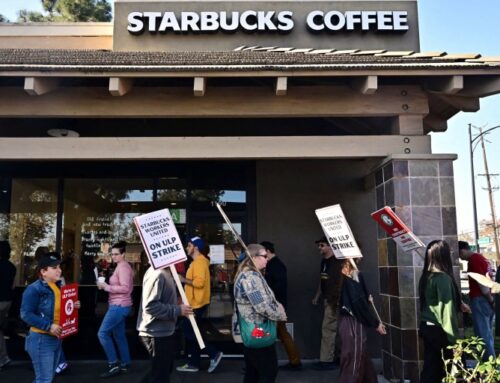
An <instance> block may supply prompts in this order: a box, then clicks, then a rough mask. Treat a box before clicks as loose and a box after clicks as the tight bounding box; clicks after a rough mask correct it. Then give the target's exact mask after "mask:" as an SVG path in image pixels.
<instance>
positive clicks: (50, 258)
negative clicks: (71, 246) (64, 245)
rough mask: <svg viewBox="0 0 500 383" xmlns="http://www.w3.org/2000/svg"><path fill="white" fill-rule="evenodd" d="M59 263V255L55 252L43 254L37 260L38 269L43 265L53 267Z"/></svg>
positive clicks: (43, 266)
mask: <svg viewBox="0 0 500 383" xmlns="http://www.w3.org/2000/svg"><path fill="white" fill-rule="evenodd" d="M60 264H61V257H60V256H59V254H58V253H56V252H51V253H47V254H44V255H43V256H42V257H41V258H40V260H39V261H38V270H40V269H43V268H45V267H54V266H57V265H60Z"/></svg>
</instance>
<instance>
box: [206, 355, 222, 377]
mask: <svg viewBox="0 0 500 383" xmlns="http://www.w3.org/2000/svg"><path fill="white" fill-rule="evenodd" d="M221 359H222V351H219V352H218V353H217V355H215V358H213V359H210V366H208V373H209V374H210V373H212V372H214V371H215V369H216V368H217V366H218V365H219V363H220V361H221Z"/></svg>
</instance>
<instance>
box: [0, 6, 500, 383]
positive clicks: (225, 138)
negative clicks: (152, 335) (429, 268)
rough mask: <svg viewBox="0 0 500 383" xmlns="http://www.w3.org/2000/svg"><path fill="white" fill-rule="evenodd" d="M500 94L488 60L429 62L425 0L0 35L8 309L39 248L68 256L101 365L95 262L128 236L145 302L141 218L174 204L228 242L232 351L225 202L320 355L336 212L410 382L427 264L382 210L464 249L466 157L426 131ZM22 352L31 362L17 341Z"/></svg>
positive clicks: (217, 322)
mask: <svg viewBox="0 0 500 383" xmlns="http://www.w3.org/2000/svg"><path fill="white" fill-rule="evenodd" d="M499 92H500V65H499V63H498V61H495V59H494V58H493V59H489V58H487V57H481V56H480V55H476V54H472V55H454V54H447V53H445V52H420V51H419V40H418V17H417V5H416V1H413V0H408V1H377V2H372V1H352V2H337V1H304V2H291V1H290V2H289V1H279V2H278V1H270V2H269V1H268V2H249V1H234V2H233V1H213V2H202V1H189V2H188V1H131V0H117V1H116V2H115V20H114V24H71V25H68V24H66V25H55V24H52V25H9V24H4V25H0V169H1V173H0V183H1V193H0V237H1V239H8V240H9V241H10V243H11V246H12V248H13V253H12V259H11V260H12V261H13V262H14V263H15V264H16V267H17V271H18V273H17V279H16V285H17V286H18V287H17V290H16V292H17V295H18V299H17V301H16V302H15V304H14V307H13V309H12V314H13V317H14V318H16V317H18V310H19V304H20V302H19V300H20V294H21V293H22V291H23V289H24V286H26V284H28V283H29V282H30V281H32V279H33V268H34V265H35V263H36V261H35V257H36V251H37V248H38V247H43V246H45V247H48V248H49V249H51V250H57V251H60V252H61V253H62V255H63V258H64V261H65V262H64V276H65V278H66V280H67V281H75V282H78V283H80V285H81V288H80V295H81V298H82V301H83V308H82V312H81V321H82V324H83V325H82V326H81V331H80V334H79V335H77V336H74V337H72V338H70V339H68V340H67V341H65V343H66V345H65V348H66V352H67V354H68V357H69V358H100V357H103V354H102V352H101V350H100V347H99V345H98V341H97V336H96V333H97V329H98V326H99V324H100V321H101V320H102V316H103V314H104V310H105V299H106V297H105V296H104V295H101V294H100V293H99V292H98V291H97V290H96V287H95V277H94V275H93V271H92V270H93V267H94V265H98V267H99V268H100V271H101V272H103V273H106V272H109V267H110V265H109V262H108V261H109V257H108V249H109V246H110V244H112V243H113V242H115V241H117V240H126V241H127V243H128V244H129V246H128V251H127V259H128V261H129V262H131V264H132V265H133V267H134V270H135V271H136V273H135V283H136V285H137V286H136V289H135V290H134V299H135V305H137V304H138V300H139V297H140V285H141V280H142V275H143V273H144V270H145V268H146V265H147V262H146V260H145V257H144V254H143V252H142V247H141V245H140V241H139V237H138V235H137V232H136V231H135V229H134V227H133V224H132V219H133V217H135V216H136V215H139V214H142V213H146V212H150V211H153V210H156V209H161V208H169V209H171V212H172V213H173V216H174V219H175V220H176V223H177V228H178V230H179V232H180V233H181V235H182V236H188V235H194V234H198V235H201V236H203V237H204V238H205V239H207V241H208V242H209V243H210V244H224V245H225V260H224V263H222V264H214V265H213V266H212V270H211V272H212V285H213V288H212V290H213V298H212V303H211V307H210V312H209V318H210V322H211V324H212V325H213V326H214V328H212V329H211V330H209V333H210V335H207V336H209V337H212V338H213V340H214V341H217V342H219V344H220V345H221V347H222V348H223V350H224V351H225V352H226V353H228V354H238V353H239V350H238V348H237V347H236V346H235V345H234V344H233V343H232V338H231V335H230V326H229V322H230V316H231V313H232V297H231V289H232V278H233V275H234V271H235V266H236V262H235V255H237V254H238V253H239V250H240V249H239V247H238V246H237V244H236V243H235V241H234V239H233V238H232V236H231V235H230V233H229V231H228V228H227V227H226V225H225V224H223V220H222V218H221V217H220V215H219V213H218V212H217V209H216V208H215V206H214V203H215V202H216V201H218V202H221V203H222V204H223V205H224V206H225V209H226V211H227V212H228V215H229V217H230V218H231V220H232V221H233V222H234V223H235V225H236V227H237V228H238V230H240V232H241V234H242V236H243V238H244V239H245V241H247V242H248V243H250V242H255V241H263V240H270V241H272V242H274V243H275V244H276V248H277V253H278V255H279V256H280V257H281V258H282V259H283V260H284V262H285V263H286V265H287V267H288V273H289V276H288V277H289V301H290V303H289V309H288V311H289V318H290V321H291V322H293V328H294V336H295V339H296V342H297V343H298V345H299V347H300V349H301V352H302V355H303V357H304V358H306V359H307V358H317V357H318V354H319V342H320V327H321V326H320V324H321V313H320V311H319V309H318V308H315V307H314V306H312V305H311V299H312V297H313V295H314V292H315V289H316V287H317V284H318V279H319V263H320V256H319V255H318V252H317V249H316V247H315V244H314V241H315V240H316V239H317V238H318V237H320V236H321V228H320V226H319V224H318V222H317V220H316V218H315V214H314V210H315V209H317V208H320V207H324V206H329V205H332V204H336V203H340V204H341V206H342V208H343V211H344V212H345V214H346V216H347V219H348V221H349V223H350V226H351V228H352V230H353V233H354V234H355V236H356V240H357V241H358V243H359V245H360V247H361V248H362V251H363V254H364V260H363V262H362V266H361V269H362V270H364V272H365V274H366V279H367V281H368V284H369V287H370V289H371V291H372V292H373V295H374V296H375V297H376V301H377V306H378V307H380V311H381V316H382V319H383V321H384V322H385V323H386V325H387V327H388V329H389V334H388V336H386V337H384V338H383V339H380V338H379V337H376V336H374V335H373V341H370V344H371V345H372V349H371V352H372V356H373V357H374V358H380V359H381V360H382V361H383V368H384V375H385V376H386V377H387V378H398V379H401V378H405V379H411V380H412V381H416V379H417V376H418V369H419V366H420V365H421V360H422V358H421V352H422V350H421V346H422V345H421V343H420V341H419V339H418V336H417V327H418V300H417V298H416V297H417V295H418V293H417V289H416V285H417V283H418V278H419V275H420V272H421V268H422V265H423V260H422V258H421V257H420V256H418V255H417V254H406V253H401V251H400V250H399V249H397V248H396V246H395V244H394V243H393V242H392V240H389V239H387V238H386V237H385V235H384V234H383V233H382V232H380V231H378V229H377V227H376V224H375V223H374V222H372V221H371V218H370V213H371V212H373V211H375V210H376V209H377V208H380V207H383V206H385V205H388V206H391V207H393V208H394V209H395V210H396V213H397V214H398V215H399V216H400V217H401V218H403V220H404V221H405V222H406V223H407V224H408V225H409V226H410V227H411V228H412V229H413V230H414V232H415V233H416V234H417V235H418V236H419V237H420V238H421V239H422V240H424V241H425V242H428V241H430V240H432V239H436V238H444V239H446V240H448V241H449V242H450V243H451V244H452V245H453V246H454V247H456V240H457V230H456V215H455V198H454V188H453V161H454V159H455V158H456V155H454V154H436V153H432V151H431V136H430V135H429V133H430V132H440V131H445V130H446V128H447V120H448V119H449V118H450V117H451V116H453V115H455V114H456V113H458V112H459V111H476V110H478V109H479V98H480V97H484V96H488V95H491V94H495V93H499ZM455 254H457V252H456V251H455ZM456 271H457V273H458V262H457V263H456ZM134 325H135V317H134V316H132V317H130V318H129V323H128V335H129V339H130V340H131V349H132V353H133V355H134V357H136V358H140V357H143V356H144V353H143V350H142V348H141V347H140V346H139V344H138V342H137V340H136V334H135V330H134V327H135V326H134ZM9 342H10V343H9V350H10V351H11V352H12V354H13V356H15V357H19V358H21V357H23V351H22V347H23V344H22V338H21V337H17V336H13V337H12V338H11V340H10V341H9Z"/></svg>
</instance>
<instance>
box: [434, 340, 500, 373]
mask: <svg viewBox="0 0 500 383" xmlns="http://www.w3.org/2000/svg"><path fill="white" fill-rule="evenodd" d="M448 349H450V350H452V351H453V357H452V358H451V359H445V358H444V357H443V361H444V365H445V370H446V376H445V378H444V379H443V382H445V383H458V382H471V383H472V382H474V383H495V382H500V356H498V357H497V358H496V359H494V358H493V357H492V356H490V357H489V359H488V360H486V361H484V360H483V355H484V352H485V347H484V341H483V340H482V339H481V338H479V337H477V336H473V337H470V338H467V339H459V340H457V342H456V343H455V344H454V345H453V346H449V347H448ZM467 361H469V362H472V363H470V364H468V363H467Z"/></svg>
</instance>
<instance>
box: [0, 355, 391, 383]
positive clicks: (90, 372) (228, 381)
mask: <svg viewBox="0 0 500 383" xmlns="http://www.w3.org/2000/svg"><path fill="white" fill-rule="evenodd" d="M206 362H207V361H206V360H204V361H203V363H205V364H207V363H206ZM311 363H312V361H311V362H308V361H306V362H305V363H304V368H303V369H302V371H297V372H296V371H293V372H292V371H280V373H279V375H278V379H277V381H276V383H327V382H328V383H334V382H336V381H337V378H338V370H335V371H315V370H313V369H311ZM180 364H182V361H180V360H178V361H176V364H175V365H176V366H177V365H180ZM203 367H205V368H204V369H202V370H201V371H200V372H197V373H178V372H176V371H174V372H173V373H172V379H171V383H208V382H217V383H235V382H241V381H242V380H243V375H242V368H243V359H223V360H222V361H221V363H220V365H219V367H218V368H217V370H216V371H215V372H214V373H212V374H208V373H207V371H206V367H207V366H205V365H204V364H202V368H203ZM105 369H106V363H105V362H104V361H70V371H69V372H68V373H67V374H65V375H62V376H58V377H57V378H56V379H55V381H54V383H82V382H103V383H104V382H109V383H146V382H147V373H148V370H149V362H148V361H144V360H141V361H133V364H132V368H131V369H130V371H129V372H127V373H126V374H122V375H119V376H116V377H113V378H110V379H99V374H100V373H101V372H104V370H105ZM32 379H33V372H32V370H31V364H30V363H29V362H27V361H22V362H18V361H14V362H12V363H11V365H9V366H8V367H5V368H4V369H3V370H2V371H0V382H1V383H29V382H31V381H32ZM386 382H387V381H386V380H385V379H384V378H382V377H381V376H380V377H379V383H386Z"/></svg>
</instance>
